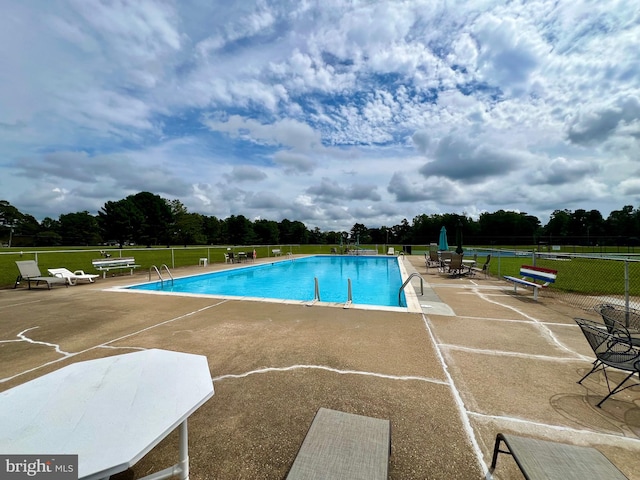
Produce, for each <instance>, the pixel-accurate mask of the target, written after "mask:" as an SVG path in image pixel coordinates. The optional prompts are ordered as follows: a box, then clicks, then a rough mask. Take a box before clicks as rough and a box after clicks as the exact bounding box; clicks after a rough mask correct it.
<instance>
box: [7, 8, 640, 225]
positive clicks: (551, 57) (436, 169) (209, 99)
mask: <svg viewBox="0 0 640 480" xmlns="http://www.w3.org/2000/svg"><path fill="white" fill-rule="evenodd" d="M638 18H640V6H638V5H636V3H634V2H628V1H627V2H625V1H623V0H612V1H610V2H601V3H597V2H596V3H594V2H592V1H588V0H576V1H574V2H560V3H558V2H507V3H495V2H488V1H485V0H471V1H469V2H457V3H454V4H451V3H447V2H432V1H430V0H415V1H412V2H364V3H350V2H329V3H322V2H279V1H270V0H256V1H247V2H235V3H234V2H202V1H198V0H186V1H184V2H177V1H173V0H167V1H164V0H163V1H153V0H140V1H137V2H125V1H113V2H102V1H98V0H87V1H83V0H50V1H44V0H35V2H26V3H25V2H10V3H9V4H7V5H5V8H4V10H3V15H2V17H1V18H0V60H1V61H2V65H3V68H2V70H0V87H2V88H0V105H2V108H1V109H0V135H1V136H2V142H0V155H1V156H2V158H3V159H4V161H3V162H2V164H0V191H2V192H3V195H4V196H5V197H6V199H7V200H8V201H10V202H11V203H12V204H15V205H16V206H17V207H18V208H20V209H21V210H25V211H27V212H28V213H31V214H33V215H35V216H36V217H38V218H41V217H42V216H45V215H46V216H52V217H57V216H58V215H59V214H61V213H67V212H69V211H73V210H84V209H87V210H89V211H92V212H94V211H97V209H99V208H100V206H101V205H102V204H104V202H105V201H108V200H117V199H119V198H122V197H124V196H126V195H128V194H131V193H136V192H137V191H142V190H150V191H153V192H154V193H158V194H160V195H164V196H167V197H172V198H174V197H175V198H180V199H181V200H182V201H183V202H184V203H185V205H187V207H188V208H189V209H190V210H193V211H199V212H202V213H204V214H209V215H216V216H220V217H224V216H226V215H230V214H245V215H246V216H247V217H250V218H255V217H259V218H273V219H278V218H284V217H285V216H286V217H289V218H290V219H292V220H301V221H304V222H308V223H309V224H311V225H314V224H317V225H321V226H323V227H326V228H336V226H340V228H344V229H349V228H350V225H352V224H353V223H356V222H358V221H360V222H362V219H363V218H366V219H367V222H369V223H371V225H372V226H375V225H376V224H378V225H380V224H383V223H384V224H387V225H389V224H394V223H397V222H398V221H399V220H400V219H401V218H405V217H406V218H409V219H411V218H413V216H415V215H418V214H421V213H435V212H440V213H451V212H457V213H461V212H462V211H465V212H476V213H477V212H482V211H492V210H496V209H499V208H504V209H513V208H518V209H520V210H521V211H527V212H528V213H531V214H536V215H539V216H540V217H541V218H542V219H543V221H544V219H545V217H546V216H548V214H549V213H550V212H551V211H553V210H554V209H557V208H560V209H562V208H572V207H573V208H586V209H589V208H596V209H600V210H601V211H602V213H603V214H604V215H605V216H606V214H607V213H608V211H611V210H613V209H619V208H621V206H622V205H625V204H627V203H628V202H629V201H630V200H629V198H630V197H631V198H632V199H634V198H636V197H637V185H636V183H635V182H634V181H633V180H632V179H633V178H635V177H637V176H638V167H637V162H638V154H637V152H638V146H639V145H638V143H639V140H640V85H638V82H637V78H638V77H639V75H640V50H639V49H638V48H637V39H638V38H640V23H639V22H638ZM122 172H127V175H126V176H124V177H123V175H122ZM523 184H527V185H532V184H533V185H535V187H536V188H535V192H536V194H535V195H534V194H532V195H529V194H528V193H527V194H526V195H522V194H520V195H518V192H519V191H520V190H521V189H520V188H519V187H520V186H521V185H523ZM34 189H37V191H38V192H39V193H38V194H37V195H34V194H33V193H32V192H33V190H34ZM582 202H584V203H582ZM400 217H401V218H400ZM394 218H396V220H395V221H394Z"/></svg>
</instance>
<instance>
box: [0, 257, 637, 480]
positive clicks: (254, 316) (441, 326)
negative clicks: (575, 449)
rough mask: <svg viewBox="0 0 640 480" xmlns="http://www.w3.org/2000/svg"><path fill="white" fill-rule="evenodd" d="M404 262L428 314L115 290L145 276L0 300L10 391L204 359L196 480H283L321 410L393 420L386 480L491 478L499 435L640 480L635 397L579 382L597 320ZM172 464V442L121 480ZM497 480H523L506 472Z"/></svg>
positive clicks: (0, 371)
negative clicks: (177, 358) (55, 378)
mask: <svg viewBox="0 0 640 480" xmlns="http://www.w3.org/2000/svg"><path fill="white" fill-rule="evenodd" d="M403 262H404V265H405V267H406V269H407V271H408V272H410V273H411V272H414V271H415V272H418V273H420V274H421V275H422V277H423V278H424V280H425V284H424V285H425V294H424V295H423V296H421V297H419V298H418V300H419V303H420V306H421V307H420V308H421V310H422V313H403V312H388V311H375V310H360V309H354V308H351V309H343V308H337V307H329V306H323V305H314V306H311V307H309V306H305V305H301V304H296V305H292V304H287V303H266V302H254V301H238V300H228V299H214V298H195V297H171V296H160V295H145V294H137V293H121V292H114V291H113V290H112V289H111V287H114V286H117V285H126V284H130V283H132V282H141V281H145V280H146V278H147V274H146V273H137V274H136V275H134V277H133V278H132V277H130V276H128V275H124V276H117V277H110V278H107V279H105V280H102V279H100V280H98V281H97V282H96V283H95V284H91V285H77V286H74V287H69V288H55V287H54V288H53V289H52V290H50V291H48V290H46V287H44V288H43V289H40V288H38V289H33V290H31V291H28V290H26V288H24V289H17V290H12V289H9V290H0V319H1V320H0V358H1V359H2V362H0V391H2V390H6V389H8V388H11V387H12V386H15V385H18V384H20V383H23V382H26V381H28V380H30V379H32V378H36V377H38V376H40V375H43V374H45V373H47V372H49V371H52V370H55V369H57V368H60V367H62V366H64V365H67V364H69V363H71V362H76V361H80V360H86V359H90V358H98V357H104V356H108V355H114V354H119V353H124V352H128V351H133V350H135V349H144V348H164V349H169V350H177V351H184V352H190V353H197V354H203V355H206V356H207V358H208V360H209V366H210V368H211V375H212V379H213V381H214V385H215V395H214V397H213V398H212V399H211V400H210V401H209V402H207V403H206V404H205V405H204V406H203V407H202V408H201V409H200V410H199V411H198V412H196V414H195V415H194V416H192V417H191V419H190V423H189V439H190V452H189V453H190V462H191V463H190V465H191V478H192V479H194V480H197V479H282V478H284V477H285V476H286V474H287V472H288V469H289V468H290V466H291V464H292V463H293V459H294V458H295V456H296V453H297V451H298V448H299V447H300V445H301V443H302V440H303V439H304V436H305V434H306V432H307V429H308V428H309V426H310V424H311V421H312V420H313V416H314V414H315V412H316V411H317V410H318V409H319V408H320V407H326V408H330V409H335V410H341V411H345V412H349V413H356V414H360V415H366V416H371V417H378V418H385V419H389V420H390V421H391V426H392V454H391V463H390V478H392V479H403V480H404V479H453V478H455V479H481V478H485V476H486V474H487V465H488V464H489V463H490V460H491V452H492V449H493V441H494V438H495V435H496V433H497V432H508V433H516V434H520V435H529V436H534V437H537V438H541V439H551V440H556V441H562V442H566V443H572V444H576V445H590V446H594V447H596V448H598V449H599V450H600V451H602V452H603V453H604V454H605V455H606V456H607V457H608V458H609V459H610V460H611V461H612V462H613V463H615V464H616V465H617V466H618V468H620V469H621V470H622V471H623V472H624V473H625V474H626V475H627V476H628V477H629V478H631V479H634V478H635V479H640V469H639V468H638V458H639V454H640V440H639V434H640V408H639V407H640V391H639V390H638V389H630V390H627V391H625V392H622V393H620V394H618V395H616V396H614V397H613V398H612V399H611V400H608V401H607V402H605V404H604V405H603V408H602V409H599V408H596V407H595V404H596V403H597V402H598V401H599V399H601V398H602V397H603V395H604V394H605V393H606V385H605V384H604V378H603V377H597V376H594V377H595V378H593V379H591V378H590V379H588V380H586V381H585V382H584V385H582V386H581V385H578V384H577V383H576V381H577V380H578V379H579V378H580V377H581V376H582V374H583V373H584V372H586V371H587V369H588V368H589V367H590V365H591V361H592V359H593V357H592V354H591V350H590V348H589V346H588V344H587V342H586V340H585V339H584V337H583V336H582V334H581V333H580V330H579V329H578V327H577V326H576V325H575V322H573V317H574V316H586V317H590V318H594V319H595V317H594V316H592V315H590V314H589V313H587V312H582V311H576V310H575V309H572V308H570V307H568V306H566V305H563V304H560V303H558V301H557V300H555V299H553V298H552V297H547V296H545V295H544V293H543V294H542V295H541V298H540V301H539V302H534V301H533V300H532V298H531V295H530V294H527V293H526V292H523V293H520V291H519V292H518V293H519V294H518V295H513V293H512V288H511V286H510V285H508V284H506V282H502V281H500V280H496V279H491V278H490V279H485V278H484V276H483V275H477V276H476V277H473V278H460V279H452V278H449V277H447V276H444V275H441V274H438V273H437V271H436V270H435V269H430V271H429V273H427V271H426V268H425V265H424V260H423V258H422V257H421V256H407V257H406V258H405V259H404V260H403ZM229 267H230V266H229V265H227V266H225V265H221V264H215V265H209V266H208V267H206V268H204V269H203V267H196V266H194V267H189V268H185V269H178V270H176V271H175V272H174V275H175V276H182V275H187V274H193V273H201V272H202V271H203V270H207V271H213V270H216V269H221V268H229ZM412 285H414V286H417V287H418V290H419V280H418V279H414V280H413V281H412ZM614 375H615V374H614ZM96 435H99V432H96ZM176 458H177V434H176V433H174V434H172V435H170V436H169V438H168V439H167V440H166V441H164V442H162V443H161V444H160V445H158V447H156V448H155V449H153V450H152V451H151V452H150V453H149V454H148V455H147V456H146V457H144V458H143V459H142V460H141V461H140V462H139V463H138V464H137V465H136V466H135V467H133V468H132V469H131V470H129V471H127V472H125V473H123V474H121V475H119V476H118V477H117V478H119V479H132V478H139V477H141V476H144V475H145V474H147V473H148V472H149V471H156V470H159V469H162V468H164V467H167V466H169V465H171V464H173V463H174V462H175V459H176ZM114 478H116V477H114ZM494 478H497V479H503V478H521V476H519V473H518V472H517V469H516V468H515V467H514V463H513V461H512V460H511V459H510V458H508V457H507V456H501V458H500V460H499V462H498V468H497V470H496V472H495V475H494Z"/></svg>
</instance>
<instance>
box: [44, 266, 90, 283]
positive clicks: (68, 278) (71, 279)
mask: <svg viewBox="0 0 640 480" xmlns="http://www.w3.org/2000/svg"><path fill="white" fill-rule="evenodd" d="M47 271H48V272H49V275H53V276H54V277H58V278H64V280H65V282H67V284H68V285H75V284H76V283H77V282H78V280H89V283H93V279H94V278H98V277H99V276H100V275H96V274H95V273H84V270H76V271H75V272H72V271H71V270H67V269H66V268H49V269H47Z"/></svg>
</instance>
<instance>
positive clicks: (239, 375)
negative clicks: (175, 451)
mask: <svg viewBox="0 0 640 480" xmlns="http://www.w3.org/2000/svg"><path fill="white" fill-rule="evenodd" d="M305 369H306V370H324V371H327V372H332V373H337V374H340V375H363V376H368V377H376V378H384V379H387V380H403V381H408V380H417V381H420V382H428V383H437V384H439V385H448V383H447V382H445V381H443V380H438V379H435V378H427V377H420V376H415V375H389V374H385V373H376V372H367V371H363V370H340V369H338V368H333V367H327V366H325V365H291V366H289V367H266V368H258V369H256V370H251V371H249V372H245V373H229V374H227V375H220V376H218V377H214V378H212V379H211V380H212V381H213V382H218V381H220V380H227V379H231V378H245V377H248V376H250V375H256V374H261V373H271V372H290V371H294V370H305Z"/></svg>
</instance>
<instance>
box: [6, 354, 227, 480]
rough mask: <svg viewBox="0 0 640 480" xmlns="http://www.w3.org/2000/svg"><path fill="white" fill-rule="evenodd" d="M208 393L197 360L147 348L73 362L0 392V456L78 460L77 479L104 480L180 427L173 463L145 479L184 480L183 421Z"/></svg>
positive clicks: (206, 375)
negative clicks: (64, 456) (176, 459)
mask: <svg viewBox="0 0 640 480" xmlns="http://www.w3.org/2000/svg"><path fill="white" fill-rule="evenodd" d="M213 393H214V392H213V382H212V381H211V373H210V371H209V366H208V363H207V358H206V357H204V356H202V355H192V354H187V353H180V352H171V351H167V350H157V349H153V350H143V351H139V352H134V353H127V354H123V355H115V356H111V357H106V358H100V359H97V360H88V361H84V362H77V363H73V364H71V365H69V366H66V367H64V368H61V369H59V370H56V371H54V372H52V373H49V374H47V375H44V376H42V377H39V378H36V379H35V380H32V381H30V382H27V383H24V384H22V385H19V386H17V387H14V388H12V389H10V390H6V391H4V392H2V393H0V425H2V428H1V429H0V452H2V453H3V454H21V455H29V454H58V455H61V454H67V455H78V478H79V479H85V480H96V479H105V478H109V476H111V475H114V474H116V473H119V472H123V471H125V470H126V469H127V468H129V467H131V466H133V465H134V464H135V463H136V462H138V461H139V460H140V459H141V458H142V457H143V456H144V455H146V454H147V453H148V452H149V451H151V449H152V448H153V447H155V446H156V445H157V444H158V443H159V442H160V441H161V440H162V439H164V438H165V437H166V436H167V435H168V434H169V433H171V432H172V431H173V430H174V429H175V428H176V427H178V426H180V430H179V434H180V440H179V443H180V446H179V462H178V463H177V464H176V465H174V466H173V467H169V468H167V469H165V470H162V471H161V472H157V473H155V474H152V475H153V478H168V477H169V476H171V475H179V478H181V479H187V478H189V456H188V449H187V445H188V443H187V418H188V417H189V416H190V415H191V414H192V413H193V412H194V411H196V410H197V409H198V408H199V407H200V406H201V405H202V404H204V403H205V402H206V401H207V400H208V399H209V398H210V397H211V396H212V395H213ZM162 475H166V476H162Z"/></svg>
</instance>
